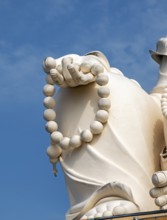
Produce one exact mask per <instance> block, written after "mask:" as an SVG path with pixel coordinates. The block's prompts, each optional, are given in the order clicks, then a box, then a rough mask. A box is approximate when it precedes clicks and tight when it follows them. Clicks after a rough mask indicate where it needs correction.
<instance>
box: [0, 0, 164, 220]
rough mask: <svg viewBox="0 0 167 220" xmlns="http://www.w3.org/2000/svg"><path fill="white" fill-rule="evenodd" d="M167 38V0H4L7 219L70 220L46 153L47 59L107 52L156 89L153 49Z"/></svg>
mask: <svg viewBox="0 0 167 220" xmlns="http://www.w3.org/2000/svg"><path fill="white" fill-rule="evenodd" d="M166 35H167V1H166V0H140V1H139V0H91V1H90V0H84V1H81V0H71V1H70V0H28V1H25V0H0V73H1V80H0V103H1V108H0V122H1V126H0V129H1V132H0V134H1V135H0V136H1V153H0V174H1V178H0V180H1V181H0V219H3V220H11V219H13V220H19V219H21V220H38V219H40V220H63V219H64V215H65V212H66V210H67V209H68V207H69V203H68V196H67V193H66V188H65V184H64V179H63V174H62V172H61V169H60V168H59V173H58V177H57V178H55V177H54V176H53V175H52V167H51V164H50V163H49V161H48V158H47V156H46V154H45V151H46V148H47V146H48V144H49V138H48V135H47V133H46V132H45V130H44V124H45V122H44V120H43V118H42V115H43V109H44V108H43V105H42V100H43V94H42V92H41V91H42V87H43V85H44V83H45V81H44V78H45V74H44V73H43V71H42V67H41V63H42V60H43V59H44V58H45V57H46V56H53V57H55V58H56V57H57V58H58V57H60V56H63V55H65V54H69V53H76V54H80V55H83V54H85V53H87V52H89V51H92V50H100V51H102V52H103V53H104V54H105V55H106V56H107V57H108V59H109V61H110V64H111V66H114V67H117V68H119V69H120V70H121V71H122V72H124V74H125V75H126V76H128V77H130V78H134V79H136V80H137V81H138V82H139V83H140V84H141V85H142V87H143V88H144V89H145V90H147V91H149V90H150V89H151V88H152V86H153V85H154V84H155V81H156V79H157V70H158V66H157V64H156V63H155V62H154V61H153V60H152V59H151V58H150V55H149V53H148V50H149V49H155V44H156V41H157V40H158V39H159V38H160V37H162V36H166Z"/></svg>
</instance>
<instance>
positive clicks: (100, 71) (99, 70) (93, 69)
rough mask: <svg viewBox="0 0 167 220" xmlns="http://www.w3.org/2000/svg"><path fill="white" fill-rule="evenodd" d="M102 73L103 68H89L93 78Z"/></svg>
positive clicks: (95, 66)
mask: <svg viewBox="0 0 167 220" xmlns="http://www.w3.org/2000/svg"><path fill="white" fill-rule="evenodd" d="M103 71H104V68H103V67H102V66H100V65H97V64H95V65H93V66H92V68H91V73H92V74H93V75H95V76H96V75H98V74H100V73H102V72H103Z"/></svg>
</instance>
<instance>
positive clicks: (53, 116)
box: [43, 109, 56, 121]
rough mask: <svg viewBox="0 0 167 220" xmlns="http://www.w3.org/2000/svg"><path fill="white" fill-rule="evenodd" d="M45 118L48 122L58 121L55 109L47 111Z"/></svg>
mask: <svg viewBox="0 0 167 220" xmlns="http://www.w3.org/2000/svg"><path fill="white" fill-rule="evenodd" d="M43 116H44V119H45V120H46V121H54V120H55V119H56V112H55V111H54V110H53V109H46V110H45V111H44V115H43Z"/></svg>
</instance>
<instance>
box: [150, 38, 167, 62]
mask: <svg viewBox="0 0 167 220" xmlns="http://www.w3.org/2000/svg"><path fill="white" fill-rule="evenodd" d="M149 52H150V54H151V57H152V58H153V59H154V60H155V61H156V62H157V63H158V64H160V62H161V60H162V57H163V56H167V37H162V38H160V39H159V40H158V42H157V45H156V51H152V50H150V51H149Z"/></svg>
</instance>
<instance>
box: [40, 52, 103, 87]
mask: <svg viewBox="0 0 167 220" xmlns="http://www.w3.org/2000/svg"><path fill="white" fill-rule="evenodd" d="M43 68H44V71H45V72H46V73H47V74H50V76H51V77H52V80H53V81H54V83H55V84H57V85H58V86H61V87H66V86H69V87H76V86H79V85H87V84H89V83H91V82H94V81H95V77H96V75H97V74H98V73H101V72H103V71H104V68H103V65H102V64H101V63H100V62H99V61H98V59H97V58H96V57H94V56H78V55H73V54H72V55H67V56H64V57H61V58H59V59H54V58H51V57H48V58H46V59H45V60H44V62H43Z"/></svg>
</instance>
